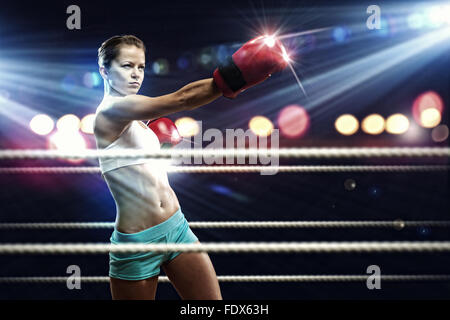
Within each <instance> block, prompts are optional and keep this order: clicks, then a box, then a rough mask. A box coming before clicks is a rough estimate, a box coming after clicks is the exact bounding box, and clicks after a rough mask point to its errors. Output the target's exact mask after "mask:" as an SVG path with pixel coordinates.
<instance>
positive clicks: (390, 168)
mask: <svg viewBox="0 0 450 320" xmlns="http://www.w3.org/2000/svg"><path fill="white" fill-rule="evenodd" d="M449 169H450V166H448V165H373V166H370V165H366V166H355V165H352V166H344V165H342V166H339V165H338V166H326V165H323V166H167V167H165V171H167V172H174V173H212V172H213V173H241V172H265V171H266V172H274V171H276V172H316V173H318V172H432V171H448V170H449ZM100 172H101V171H100V168H99V167H93V166H91V167H68V166H67V167H10V168H8V167H2V168H0V174H49V173H50V174H61V173H68V174H71V173H100Z"/></svg>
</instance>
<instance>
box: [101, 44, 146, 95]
mask: <svg viewBox="0 0 450 320" xmlns="http://www.w3.org/2000/svg"><path fill="white" fill-rule="evenodd" d="M144 68H145V54H144V50H142V49H140V48H138V47H136V46H133V45H126V46H122V47H121V48H120V53H119V55H118V56H117V57H116V59H114V60H113V61H111V66H110V67H109V69H108V70H106V80H107V82H108V84H109V86H110V88H111V90H110V93H111V94H112V95H120V96H127V95H130V94H136V93H137V92H138V91H139V89H140V87H141V84H142V81H144Z"/></svg>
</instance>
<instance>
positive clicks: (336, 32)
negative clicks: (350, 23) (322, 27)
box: [333, 27, 350, 43]
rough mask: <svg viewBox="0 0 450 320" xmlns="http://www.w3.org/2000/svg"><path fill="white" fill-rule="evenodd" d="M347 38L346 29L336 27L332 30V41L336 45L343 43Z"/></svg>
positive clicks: (348, 34) (347, 32) (347, 31)
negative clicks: (336, 43)
mask: <svg viewBox="0 0 450 320" xmlns="http://www.w3.org/2000/svg"><path fill="white" fill-rule="evenodd" d="M349 36H350V31H349V30H348V29H347V28H344V27H337V28H334V29H333V39H334V40H335V41H336V42H338V43H342V42H344V41H345V40H347V38H348V37H349Z"/></svg>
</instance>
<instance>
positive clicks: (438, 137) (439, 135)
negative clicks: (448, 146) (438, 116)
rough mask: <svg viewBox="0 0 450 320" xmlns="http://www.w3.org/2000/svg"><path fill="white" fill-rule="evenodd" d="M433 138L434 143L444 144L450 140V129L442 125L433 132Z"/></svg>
mask: <svg viewBox="0 0 450 320" xmlns="http://www.w3.org/2000/svg"><path fill="white" fill-rule="evenodd" d="M431 138H432V139H433V141H434V142H442V141H445V140H447V138H448V127H447V126H446V125H445V124H441V125H439V126H437V127H436V128H434V129H433V130H432V131H431Z"/></svg>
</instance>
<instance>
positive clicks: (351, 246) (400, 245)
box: [0, 147, 450, 283]
mask: <svg viewBox="0 0 450 320" xmlns="http://www.w3.org/2000/svg"><path fill="white" fill-rule="evenodd" d="M192 156H193V157H198V156H201V157H205V158H207V157H214V158H216V157H245V158H249V157H251V156H258V157H268V156H270V157H280V158H383V157H388V158H395V157H409V158H448V157H449V156H450V148H440V147H431V148H430V147H425V148H408V147H400V148H398V147H394V148H375V147H371V148H289V149H208V150H205V149H184V150H183V149H169V150H167V149H166V150H161V151H159V152H152V153H149V152H146V151H142V150H84V151H70V152H68V151H61V150H0V159H44V158H46V159H56V158H66V159H80V158H91V159H97V158H99V157H103V158H143V157H145V158H156V159H167V158H183V157H192ZM264 170H270V171H271V172H273V171H274V170H276V171H277V172H429V171H448V170H449V166H447V165H395V166H392V165H385V166H380V165H377V166H274V167H271V166H184V167H183V166H167V171H168V172H186V173H208V172H222V173H226V172H263V171H264ZM16 173H100V169H99V168H98V167H31V168H30V167H27V168H24V167H22V168H19V167H10V168H0V174H16ZM189 225H190V226H191V227H194V228H195V227H198V228H202V227H203V228H269V227H270V228H308V227H315V228H332V227H336V228H345V227H393V228H396V229H401V228H404V227H409V226H437V227H448V226H450V221H402V220H395V221H241V222H235V221H216V222H191V223H189ZM113 227H114V223H113V222H81V223H78V222H71V223H0V229H17V228H22V229H23V228H26V229H30V228H33V229H34V228H60V229H61V228H62V229H67V228H113ZM150 251H152V252H174V251H176V252H216V253H242V252H252V253H291V252H296V253H351V252H356V253H371V252H449V251H450V241H420V242H418V241H416V242H414V241H391V242H389V241H385V242H377V241H372V242H367V241H355V242H228V243H192V244H170V243H169V244H135V243H133V244H110V243H82V244H80V243H65V244H62V243H37V244H14V243H13V244H0V254H66V253H69V254H106V253H109V252H119V253H124V252H150ZM367 277H368V275H253V276H246V275H241V276H218V280H219V281H221V282H332V281H334V282H338V281H366V280H367ZM70 279H71V280H74V279H75V280H76V278H74V277H70ZM78 279H79V280H81V281H83V282H92V283H94V282H108V281H109V277H103V276H100V277H92V276H91V277H89V276H88V277H79V278H78ZM381 279H382V280H384V281H449V280H450V275H381ZM67 280H68V278H67V277H0V283H19V282H22V283H24V282H32V283H33V282H40V283H42V282H53V283H55V282H66V281H67ZM158 281H159V282H169V279H168V278H167V277H165V276H164V277H159V279H158Z"/></svg>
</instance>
